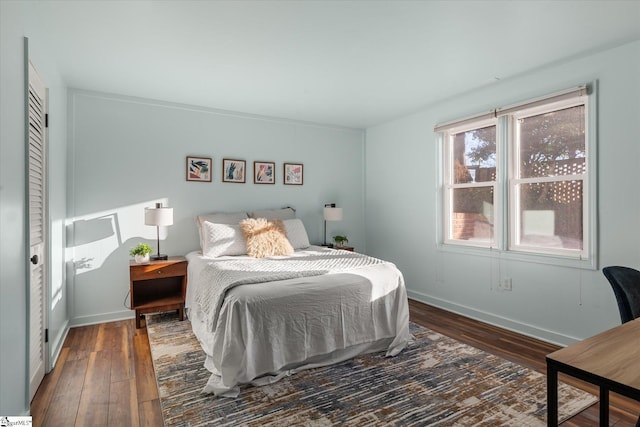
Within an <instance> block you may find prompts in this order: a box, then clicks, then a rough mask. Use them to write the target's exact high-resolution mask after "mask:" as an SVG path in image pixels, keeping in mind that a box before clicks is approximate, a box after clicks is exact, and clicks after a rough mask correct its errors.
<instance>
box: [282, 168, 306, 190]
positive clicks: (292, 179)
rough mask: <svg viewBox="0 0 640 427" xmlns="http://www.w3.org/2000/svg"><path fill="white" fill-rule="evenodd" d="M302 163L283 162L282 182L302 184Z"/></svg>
mask: <svg viewBox="0 0 640 427" xmlns="http://www.w3.org/2000/svg"><path fill="white" fill-rule="evenodd" d="M302 169H303V165H302V163H285V164H284V183H285V184H286V185H302V176H303V170H302Z"/></svg>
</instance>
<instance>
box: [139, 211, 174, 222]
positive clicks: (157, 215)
mask: <svg viewBox="0 0 640 427" xmlns="http://www.w3.org/2000/svg"><path fill="white" fill-rule="evenodd" d="M144 223H145V225H155V226H158V225H162V226H164V225H172V224H173V208H144Z"/></svg>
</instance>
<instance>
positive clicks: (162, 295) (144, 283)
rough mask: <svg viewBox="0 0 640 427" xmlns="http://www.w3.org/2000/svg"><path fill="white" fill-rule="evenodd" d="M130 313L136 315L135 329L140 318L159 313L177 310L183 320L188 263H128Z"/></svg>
mask: <svg viewBox="0 0 640 427" xmlns="http://www.w3.org/2000/svg"><path fill="white" fill-rule="evenodd" d="M129 281H130V288H129V291H130V295H131V309H132V310H135V311H136V328H139V327H140V316H141V315H142V314H147V313H157V312H159V311H170V310H178V314H179V315H180V320H183V319H184V298H185V294H186V291H187V260H186V258H185V257H181V256H176V257H169V259H168V260H163V261H150V262H148V263H146V264H137V263H136V262H135V261H133V260H131V261H129Z"/></svg>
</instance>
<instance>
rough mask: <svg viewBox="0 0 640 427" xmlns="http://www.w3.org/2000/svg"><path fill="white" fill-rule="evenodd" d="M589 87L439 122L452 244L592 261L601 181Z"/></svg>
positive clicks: (445, 239)
mask: <svg viewBox="0 0 640 427" xmlns="http://www.w3.org/2000/svg"><path fill="white" fill-rule="evenodd" d="M586 91H587V88H586V87H581V88H578V89H576V90H571V91H566V92H564V93H561V94H556V95H553V96H550V97H547V98H541V99H537V100H533V101H530V102H528V103H524V104H521V105H518V106H515V107H508V108H503V109H496V110H495V111H492V112H491V113H490V114H485V115H482V116H477V117H474V118H470V119H465V120H462V121H458V122H455V123H452V124H447V125H442V126H438V127H436V131H438V132H440V136H441V138H442V153H443V156H442V162H443V168H442V171H443V180H442V184H443V186H442V207H443V216H442V218H443V220H442V233H441V235H442V238H441V241H442V243H444V244H445V245H453V247H456V246H457V247H460V246H468V247H478V248H491V249H499V250H502V251H505V252H510V253H518V254H536V255H545V256H553V257H563V258H568V259H577V260H591V263H590V265H591V266H595V264H594V261H593V257H594V254H595V250H594V249H593V248H594V247H595V246H594V242H593V240H594V239H595V237H596V236H595V234H596V233H595V221H594V218H595V211H596V210H595V197H594V196H593V195H592V194H590V193H589V189H590V188H595V184H594V182H593V180H594V178H595V175H593V174H591V173H590V172H591V170H595V168H594V167H593V164H594V163H593V162H594V159H591V158H590V157H589V154H590V152H591V150H590V148H589V147H590V146H592V145H594V144H595V142H593V141H592V139H590V135H591V134H593V135H595V132H590V130H589V126H590V124H591V125H592V126H593V125H594V124H595V123H591V122H595V119H593V118H591V119H590V117H592V115H590V111H589V103H590V102H591V100H590V97H592V95H591V94H590V95H587V94H586Z"/></svg>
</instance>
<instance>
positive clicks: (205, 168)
mask: <svg viewBox="0 0 640 427" xmlns="http://www.w3.org/2000/svg"><path fill="white" fill-rule="evenodd" d="M212 177H213V158H211V157H196V156H187V181H193V182H211V179H212Z"/></svg>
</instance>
